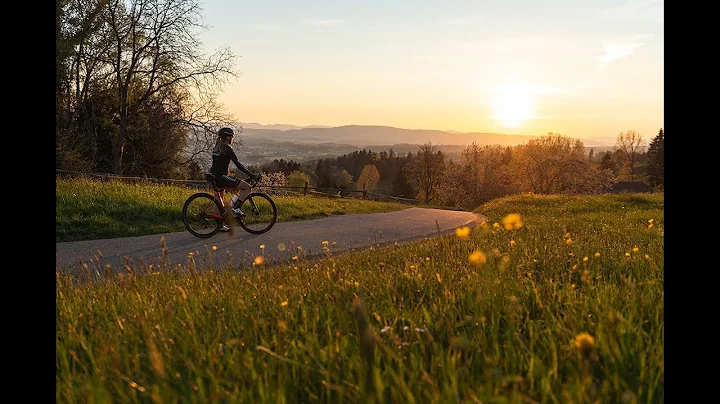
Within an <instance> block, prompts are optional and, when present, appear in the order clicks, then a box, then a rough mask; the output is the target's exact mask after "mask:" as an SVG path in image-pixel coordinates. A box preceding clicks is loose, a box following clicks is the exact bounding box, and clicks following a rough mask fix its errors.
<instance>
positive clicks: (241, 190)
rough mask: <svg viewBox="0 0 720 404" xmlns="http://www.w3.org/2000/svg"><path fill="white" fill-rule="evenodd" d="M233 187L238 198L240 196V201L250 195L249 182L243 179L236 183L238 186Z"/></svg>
mask: <svg viewBox="0 0 720 404" xmlns="http://www.w3.org/2000/svg"><path fill="white" fill-rule="evenodd" d="M235 189H236V191H237V193H238V198H240V202H242V201H244V200H245V198H247V197H248V195H250V184H248V183H247V182H245V181H243V180H240V183H238V186H237V188H235Z"/></svg>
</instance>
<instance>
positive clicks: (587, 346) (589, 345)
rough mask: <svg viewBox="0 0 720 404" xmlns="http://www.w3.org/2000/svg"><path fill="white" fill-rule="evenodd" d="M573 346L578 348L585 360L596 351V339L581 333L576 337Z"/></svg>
mask: <svg viewBox="0 0 720 404" xmlns="http://www.w3.org/2000/svg"><path fill="white" fill-rule="evenodd" d="M573 346H575V348H577V350H578V352H580V354H581V355H582V356H583V357H584V358H588V357H589V356H590V354H592V352H593V350H594V349H595V338H593V336H592V335H590V334H588V333H586V332H581V333H580V334H578V335H576V336H575V339H574V340H573Z"/></svg>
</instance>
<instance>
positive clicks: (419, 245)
mask: <svg viewBox="0 0 720 404" xmlns="http://www.w3.org/2000/svg"><path fill="white" fill-rule="evenodd" d="M478 212H480V213H483V214H485V215H487V216H488V218H489V221H488V225H487V226H481V227H476V228H473V229H471V230H470V233H469V236H468V237H467V238H461V237H457V236H445V237H437V238H432V239H426V240H421V241H417V242H413V243H409V244H405V245H399V246H388V247H383V248H375V249H373V250H364V251H359V252H352V253H346V254H338V255H336V254H333V251H332V249H331V248H327V249H326V250H325V254H326V256H325V258H324V259H322V260H312V261H304V260H302V258H301V259H299V260H297V261H292V262H291V263H289V264H285V265H281V266H275V267H267V266H264V265H258V266H254V267H252V268H251V269H249V270H238V269H237V268H230V267H228V268H214V269H213V270H210V269H207V268H206V269H202V270H201V269H200V268H192V267H180V268H162V267H153V268H134V269H133V270H131V271H127V272H125V273H123V274H121V275H117V276H116V277H114V278H106V279H94V280H85V281H80V280H78V279H74V278H72V277H70V276H69V275H66V274H60V273H58V274H57V278H56V402H58V403H60V402H63V403H76V402H77V403H80V402H82V403H87V402H98V403H102V402H143V403H145V402H148V403H149V402H165V403H170V402H172V403H176V402H187V403H190V402H193V403H194V402H202V403H250V402H272V403H282V402H323V403H342V402H359V403H368V402H377V403H382V402H385V403H397V402H403V403H405V402H407V403H412V402H416V403H448V402H450V403H454V402H486V403H533V402H538V403H569V402H575V403H580V402H598V403H600V402H602V403H609V402H615V403H623V402H627V403H662V402H664V398H665V397H664V378H665V372H664V289H663V288H664V197H663V195H662V194H655V195H604V196H531V195H525V196H517V197H508V198H502V199H498V200H495V201H492V202H490V203H488V204H486V205H484V206H481V207H480V208H479V209H478ZM511 213H516V214H519V215H520V217H521V219H522V226H521V227H519V228H516V229H512V230H506V229H505V227H504V223H503V219H504V218H505V217H507V215H508V214H511ZM495 223H497V224H495ZM650 224H652V226H650ZM473 252H475V254H474V255H472V253H473ZM483 255H484V257H485V260H484V262H483V260H472V261H471V260H470V259H469V257H473V258H477V257H482V256H483ZM576 341H577V342H576Z"/></svg>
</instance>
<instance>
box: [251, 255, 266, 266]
mask: <svg viewBox="0 0 720 404" xmlns="http://www.w3.org/2000/svg"><path fill="white" fill-rule="evenodd" d="M263 262H265V259H264V258H263V256H262V255H258V256H257V257H255V261H254V262H253V264H255V265H262V264H263Z"/></svg>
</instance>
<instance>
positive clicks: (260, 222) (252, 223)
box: [238, 192, 277, 234]
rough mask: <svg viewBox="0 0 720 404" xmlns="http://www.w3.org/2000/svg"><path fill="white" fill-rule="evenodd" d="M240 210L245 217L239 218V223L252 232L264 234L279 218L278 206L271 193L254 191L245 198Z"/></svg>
mask: <svg viewBox="0 0 720 404" xmlns="http://www.w3.org/2000/svg"><path fill="white" fill-rule="evenodd" d="M240 210H242V212H243V213H245V217H243V218H238V224H239V225H240V227H242V228H243V229H244V230H245V231H247V232H248V233H252V234H262V233H265V232H266V231H268V230H270V229H271V228H272V227H273V225H275V221H276V220H277V207H276V206H275V202H274V201H273V200H272V199H271V198H270V196H269V195H267V194H264V193H261V192H253V193H251V194H250V195H248V197H247V198H245V201H243V203H242V205H241V206H240Z"/></svg>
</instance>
